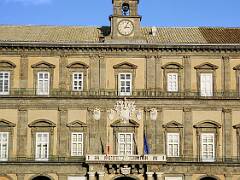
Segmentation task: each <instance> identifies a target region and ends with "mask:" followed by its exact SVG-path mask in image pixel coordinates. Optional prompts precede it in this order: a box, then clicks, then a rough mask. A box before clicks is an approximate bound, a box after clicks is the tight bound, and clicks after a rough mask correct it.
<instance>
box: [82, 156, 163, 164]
mask: <svg viewBox="0 0 240 180" xmlns="http://www.w3.org/2000/svg"><path fill="white" fill-rule="evenodd" d="M86 162H166V156H165V155H130V156H122V155H86Z"/></svg>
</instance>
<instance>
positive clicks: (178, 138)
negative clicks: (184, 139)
mask: <svg viewBox="0 0 240 180" xmlns="http://www.w3.org/2000/svg"><path fill="white" fill-rule="evenodd" d="M170 135H172V136H173V135H177V136H178V137H177V154H176V155H175V154H174V152H175V151H174V150H175V149H174V145H176V143H170V142H169V136H170ZM170 145H173V155H170V152H169V150H170ZM179 156H180V133H178V132H168V133H167V157H179Z"/></svg>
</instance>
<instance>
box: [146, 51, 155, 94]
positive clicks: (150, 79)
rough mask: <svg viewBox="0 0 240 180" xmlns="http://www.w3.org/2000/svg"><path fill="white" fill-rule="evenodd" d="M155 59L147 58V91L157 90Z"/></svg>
mask: <svg viewBox="0 0 240 180" xmlns="http://www.w3.org/2000/svg"><path fill="white" fill-rule="evenodd" d="M155 71H156V68H155V58H154V57H153V56H147V57H146V77H147V78H146V89H148V90H151V89H155V82H156V80H155V74H156V72H155Z"/></svg>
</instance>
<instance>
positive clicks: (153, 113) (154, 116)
mask: <svg viewBox="0 0 240 180" xmlns="http://www.w3.org/2000/svg"><path fill="white" fill-rule="evenodd" d="M157 116H158V112H157V109H156V108H152V109H151V110H150V119H151V120H153V121H156V120H157Z"/></svg>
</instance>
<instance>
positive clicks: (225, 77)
mask: <svg viewBox="0 0 240 180" xmlns="http://www.w3.org/2000/svg"><path fill="white" fill-rule="evenodd" d="M222 71H223V72H222V85H223V87H222V89H223V91H224V92H226V93H227V92H229V90H230V83H231V82H230V80H231V74H230V72H231V68H230V59H229V57H228V56H223V57H222Z"/></svg>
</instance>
